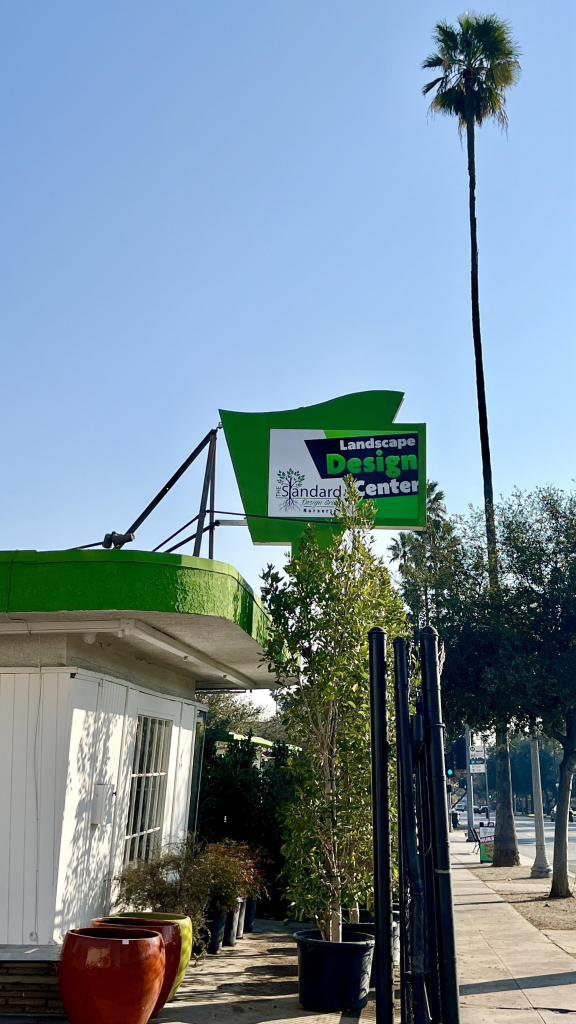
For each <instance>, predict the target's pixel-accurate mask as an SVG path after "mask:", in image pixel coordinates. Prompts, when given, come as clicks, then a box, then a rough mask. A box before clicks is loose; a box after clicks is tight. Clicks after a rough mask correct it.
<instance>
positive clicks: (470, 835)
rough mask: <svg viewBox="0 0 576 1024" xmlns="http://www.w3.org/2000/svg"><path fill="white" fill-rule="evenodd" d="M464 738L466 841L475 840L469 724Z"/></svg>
mask: <svg viewBox="0 0 576 1024" xmlns="http://www.w3.org/2000/svg"><path fill="white" fill-rule="evenodd" d="M464 736H465V738H466V740H465V741H466V810H467V812H468V837H467V839H466V842H467V843H474V842H476V840H475V838H474V793H473V792H472V772H471V771H470V726H469V725H467V726H466V728H465V730H464Z"/></svg>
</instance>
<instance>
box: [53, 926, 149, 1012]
mask: <svg viewBox="0 0 576 1024" xmlns="http://www.w3.org/2000/svg"><path fill="white" fill-rule="evenodd" d="M165 959H166V958H165V954H164V941H163V939H162V936H161V935H159V934H158V932H152V931H149V930H148V929H146V928H120V927H116V926H113V925H110V926H109V927H106V928H104V927H100V928H75V929H73V930H72V931H70V932H68V934H67V935H66V938H65V939H64V945H63V946H62V956H61V958H60V966H59V970H58V975H59V979H60V991H61V993H62V1001H63V1003H64V1009H65V1010H66V1016H67V1017H68V1020H69V1021H70V1024H146V1021H147V1020H148V1018H149V1017H150V1014H151V1013H152V1010H153V1009H154V1007H155V1005H156V1002H157V1000H158V996H159V995H160V989H161V988H162V983H163V981H164V967H165Z"/></svg>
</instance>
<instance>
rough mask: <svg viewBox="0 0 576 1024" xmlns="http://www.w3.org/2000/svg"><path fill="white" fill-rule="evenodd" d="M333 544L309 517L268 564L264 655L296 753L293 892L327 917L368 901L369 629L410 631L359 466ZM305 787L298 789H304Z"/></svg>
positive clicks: (290, 837)
mask: <svg viewBox="0 0 576 1024" xmlns="http://www.w3.org/2000/svg"><path fill="white" fill-rule="evenodd" d="M336 515H337V516H338V517H339V518H340V519H341V520H342V522H343V529H342V531H341V533H339V534H338V535H337V536H336V537H335V538H334V539H333V540H332V542H331V544H330V546H329V547H328V548H322V547H320V545H319V543H318V539H317V536H316V532H315V530H314V528H313V527H309V528H308V529H307V530H306V532H305V534H304V535H303V537H302V540H301V542H300V546H299V550H298V552H297V553H296V554H295V555H294V557H293V558H292V559H291V560H290V561H289V563H288V564H287V566H286V568H285V572H284V575H283V576H281V575H280V574H279V573H278V572H276V571H275V570H274V569H272V567H268V569H267V570H266V572H265V573H264V574H263V577H262V578H263V581H264V586H263V590H262V594H263V599H264V602H265V604H266V607H267V609H268V612H269V614H270V620H271V622H270V631H269V639H268V645H267V648H266V657H267V661H268V663H269V666H270V668H271V670H272V671H273V672H274V674H275V676H276V679H277V681H278V683H279V684H280V686H281V687H282V688H283V693H282V696H281V700H282V703H283V704H284V706H285V708H286V711H285V721H286V725H287V730H288V734H289V736H290V738H291V739H292V740H293V741H294V742H295V743H297V744H298V745H299V746H300V747H302V753H301V754H300V755H294V754H293V755H292V757H291V758H290V760H289V763H288V769H289V771H290V772H291V774H292V776H293V778H294V780H295V785H296V793H297V799H296V800H295V801H293V802H292V803H290V804H288V805H286V806H285V807H284V809H283V821H284V828H285V837H286V842H285V844H284V847H283V852H284V855H285V857H286V861H287V864H286V873H287V876H288V883H289V888H288V896H289V899H290V900H291V902H292V905H293V912H294V914H295V915H296V916H297V917H298V918H300V919H301V918H302V917H307V918H309V919H312V920H317V921H318V923H319V926H320V927H322V928H325V922H326V920H327V915H328V913H329V908H330V907H331V906H334V905H341V904H345V905H348V906H351V905H352V904H353V903H355V902H356V901H360V902H362V903H366V902H370V900H371V895H372V888H373V877H372V818H371V810H370V807H371V797H370V694H369V677H368V649H367V633H368V630H369V629H370V628H371V627H372V626H374V625H382V626H384V628H385V629H386V630H387V632H388V634H389V635H390V636H391V637H393V636H396V635H398V634H405V633H406V622H405V617H404V614H403V610H402V603H401V600H400V598H399V595H398V594H397V593H396V592H395V590H394V588H393V586H392V584H391V581H390V575H389V573H388V570H387V568H386V566H385V565H384V563H383V562H382V560H381V559H379V558H377V557H376V556H375V555H374V553H373V551H372V539H371V528H372V525H373V521H374V506H373V504H372V502H370V501H365V500H361V499H360V498H359V497H358V494H357V492H356V489H355V487H354V484H353V481H352V479H351V478H348V480H347V481H346V494H345V497H344V499H343V500H342V502H341V504H340V507H339V508H338V509H337V512H336ZM298 797H299V798H298Z"/></svg>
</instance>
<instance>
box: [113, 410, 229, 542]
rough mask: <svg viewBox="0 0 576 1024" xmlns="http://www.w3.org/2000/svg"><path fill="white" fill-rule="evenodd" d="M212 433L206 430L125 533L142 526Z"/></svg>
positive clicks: (201, 449)
mask: <svg viewBox="0 0 576 1024" xmlns="http://www.w3.org/2000/svg"><path fill="white" fill-rule="evenodd" d="M214 433H215V431H214V430H209V431H208V433H207V434H206V437H204V438H202V440H201V441H200V444H199V445H197V446H196V448H195V449H194V451H193V452H192V454H191V455H189V456H188V458H187V459H186V461H185V462H183V463H182V465H181V466H180V468H179V469H177V470H176V472H175V473H174V475H173V476H171V477H170V479H169V481H168V483H167V484H164V487H163V488H162V490H161V491H158V494H157V495H156V497H155V498H153V499H152V501H151V502H150V504H149V505H147V506H146V508H145V509H144V511H143V512H142V513H141V515H139V516H138V519H135V520H134V522H133V523H132V526H129V527H128V530H127V531H126V532H127V533H136V530H137V529H138V527H139V526H142V523H143V522H144V520H145V519H147V518H148V516H149V515H150V513H151V512H153V511H154V509H155V508H156V506H157V505H159V504H160V502H161V501H162V498H165V497H166V495H167V494H168V491H169V490H171V489H172V487H173V486H174V484H175V483H176V482H177V481H178V480H179V479H180V477H181V476H182V474H183V473H185V472H186V470H187V469H188V467H189V466H191V465H192V463H193V462H194V460H195V459H197V458H198V456H199V455H200V452H202V451H204V449H205V447H206V445H207V444H208V442H209V441H210V439H211V437H212V435H213V434H214Z"/></svg>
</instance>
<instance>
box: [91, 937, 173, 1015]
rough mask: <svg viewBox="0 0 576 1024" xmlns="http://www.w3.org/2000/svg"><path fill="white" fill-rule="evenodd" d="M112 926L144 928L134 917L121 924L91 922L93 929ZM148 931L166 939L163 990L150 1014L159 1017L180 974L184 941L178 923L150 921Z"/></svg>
mask: <svg viewBox="0 0 576 1024" xmlns="http://www.w3.org/2000/svg"><path fill="white" fill-rule="evenodd" d="M110 925H112V926H113V927H114V928H124V927H128V928H132V929H133V928H142V922H141V921H139V920H138V918H134V917H124V918H122V921H121V922H120V921H119V920H118V918H117V917H95V918H94V919H93V920H92V921H91V922H90V927H91V928H102V927H106V928H107V927H109V926H110ZM146 931H150V932H158V934H159V935H161V936H162V938H163V939H164V952H165V954H166V967H165V970H164V981H163V983H162V988H161V989H160V995H159V996H158V999H157V1001H156V1006H155V1007H154V1009H153V1010H152V1013H151V1014H150V1016H151V1017H157V1016H158V1014H159V1013H160V1010H161V1009H162V1007H163V1006H164V1003H165V1002H166V1000H167V999H168V996H169V995H170V992H171V990H172V986H173V984H174V982H175V981H176V975H177V974H178V969H179V967H180V951H181V949H182V939H181V933H180V925H179V924H178V923H177V922H176V921H149V922H147V923H146Z"/></svg>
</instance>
